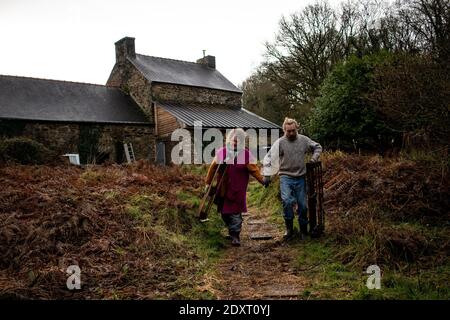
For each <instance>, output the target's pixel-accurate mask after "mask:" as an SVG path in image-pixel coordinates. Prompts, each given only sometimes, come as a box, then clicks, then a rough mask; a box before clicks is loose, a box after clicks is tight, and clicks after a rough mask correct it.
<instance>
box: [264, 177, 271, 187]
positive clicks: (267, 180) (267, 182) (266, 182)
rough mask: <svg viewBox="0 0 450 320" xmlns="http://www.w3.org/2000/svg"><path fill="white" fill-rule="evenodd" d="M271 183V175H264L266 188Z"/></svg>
mask: <svg viewBox="0 0 450 320" xmlns="http://www.w3.org/2000/svg"><path fill="white" fill-rule="evenodd" d="M269 184H270V176H264V179H263V186H264V188H267V187H268V186H269Z"/></svg>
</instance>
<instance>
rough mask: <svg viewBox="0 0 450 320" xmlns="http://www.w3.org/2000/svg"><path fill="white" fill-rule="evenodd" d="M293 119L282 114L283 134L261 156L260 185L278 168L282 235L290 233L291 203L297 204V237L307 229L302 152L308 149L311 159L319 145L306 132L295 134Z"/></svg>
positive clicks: (292, 228)
mask: <svg viewBox="0 0 450 320" xmlns="http://www.w3.org/2000/svg"><path fill="white" fill-rule="evenodd" d="M298 129H299V126H298V123H297V121H295V120H294V119H289V118H285V119H284V123H283V131H284V136H283V137H281V138H279V139H278V140H276V141H275V143H274V144H273V145H272V148H271V149H270V151H269V152H268V153H267V155H266V156H265V157H264V160H263V175H264V185H265V186H267V185H269V183H270V177H271V176H273V175H275V174H276V173H277V172H278V175H279V176H280V191H281V201H282V204H283V216H284V221H285V224H286V233H285V235H284V237H285V238H286V239H290V238H292V236H293V235H294V205H297V214H298V222H299V229H300V237H301V238H302V239H303V238H304V236H305V235H306V234H307V233H308V218H307V207H306V181H305V174H306V166H305V154H306V152H308V151H312V157H311V161H312V162H315V161H318V160H319V157H320V154H321V153H322V146H321V145H320V144H318V143H317V142H314V141H313V140H311V139H310V138H308V137H307V136H304V135H301V134H299V133H298V132H297V131H298Z"/></svg>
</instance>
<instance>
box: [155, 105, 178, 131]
mask: <svg viewBox="0 0 450 320" xmlns="http://www.w3.org/2000/svg"><path fill="white" fill-rule="evenodd" d="M156 117H157V120H156V123H157V126H158V135H160V136H161V135H165V134H169V133H172V132H173V131H174V130H175V129H177V128H180V125H179V123H178V120H177V118H175V117H174V116H173V115H171V114H170V113H168V112H167V111H165V110H164V109H162V108H161V107H158V106H156Z"/></svg>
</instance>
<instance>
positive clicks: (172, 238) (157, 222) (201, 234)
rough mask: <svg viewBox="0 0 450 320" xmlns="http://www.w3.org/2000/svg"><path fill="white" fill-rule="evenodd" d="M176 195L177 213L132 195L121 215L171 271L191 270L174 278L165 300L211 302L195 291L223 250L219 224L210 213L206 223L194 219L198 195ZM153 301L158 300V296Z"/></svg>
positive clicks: (154, 199)
mask: <svg viewBox="0 0 450 320" xmlns="http://www.w3.org/2000/svg"><path fill="white" fill-rule="evenodd" d="M182 170H183V172H184V173H185V174H194V175H198V174H203V173H204V171H205V170H204V169H202V168H201V167H198V166H192V167H191V168H189V167H187V166H184V167H183V168H182ZM176 195H177V202H178V204H179V209H178V210H176V209H174V208H168V207H167V206H166V205H165V203H164V201H165V200H164V197H163V196H161V195H158V194H136V195H134V196H132V197H130V198H129V199H127V201H126V204H125V214H129V215H131V216H132V217H133V218H134V219H135V220H136V222H137V223H138V224H139V225H140V228H139V230H141V232H142V233H143V234H145V237H147V238H149V239H150V240H151V241H148V243H147V246H149V247H150V248H149V249H151V250H152V252H159V254H160V256H161V259H163V260H165V261H167V263H169V264H170V267H171V268H189V269H190V270H191V272H192V273H191V274H190V275H189V276H188V277H178V278H177V279H176V280H175V281H174V283H173V284H172V285H173V291H172V292H171V293H170V297H169V298H175V299H214V298H215V297H214V294H213V293H212V292H211V291H209V290H203V289H199V287H201V284H202V283H203V282H204V281H205V276H206V275H207V274H209V273H210V272H211V271H212V270H213V268H214V263H215V262H216V261H217V260H218V259H219V258H220V257H221V254H222V253H223V249H224V248H225V239H224V237H223V236H222V234H221V231H222V229H223V222H222V220H221V218H220V215H219V214H217V212H215V211H214V210H212V211H211V212H210V215H209V221H207V222H203V223H202V222H200V221H199V220H198V219H197V218H196V215H197V209H198V206H199V204H200V198H199V196H200V195H199V194H197V193H195V192H193V191H186V190H181V189H180V190H177V192H176ZM151 208H153V209H151ZM155 208H158V209H157V210H155ZM180 208H181V209H180ZM139 248H142V247H141V246H140V247H139ZM129 249H130V248H129ZM136 249H137V248H136ZM117 250H119V251H122V250H123V249H122V248H118V249H117ZM188 253H189V254H188ZM155 298H156V299H158V296H156V297H155ZM159 298H167V297H166V296H161V297H159Z"/></svg>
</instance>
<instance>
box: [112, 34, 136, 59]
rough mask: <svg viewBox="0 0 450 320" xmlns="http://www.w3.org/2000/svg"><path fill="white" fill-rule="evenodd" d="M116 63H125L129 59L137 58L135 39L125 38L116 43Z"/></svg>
mask: <svg viewBox="0 0 450 320" xmlns="http://www.w3.org/2000/svg"><path fill="white" fill-rule="evenodd" d="M115 45H116V62H124V61H125V60H126V58H127V57H130V58H136V51H135V47H134V38H130V37H125V38H122V39H120V40H119V41H117V42H116V43H115Z"/></svg>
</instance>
